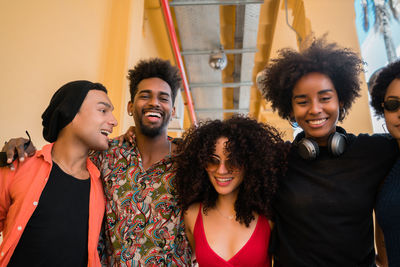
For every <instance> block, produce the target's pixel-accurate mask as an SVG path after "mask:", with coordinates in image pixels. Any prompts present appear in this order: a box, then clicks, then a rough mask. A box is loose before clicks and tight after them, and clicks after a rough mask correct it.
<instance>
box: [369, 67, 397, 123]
mask: <svg viewBox="0 0 400 267" xmlns="http://www.w3.org/2000/svg"><path fill="white" fill-rule="evenodd" d="M394 79H400V60H398V61H395V62H393V63H391V64H389V65H387V66H386V67H384V68H383V69H382V70H381V71H380V72H379V74H378V77H377V78H376V80H375V83H374V85H373V87H372V92H371V106H372V107H373V108H374V110H375V115H376V116H378V117H383V115H384V109H383V107H382V103H383V102H384V100H385V95H386V90H387V88H388V87H389V85H390V83H391V82H392V81H393V80H394Z"/></svg>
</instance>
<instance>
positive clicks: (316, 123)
mask: <svg viewBox="0 0 400 267" xmlns="http://www.w3.org/2000/svg"><path fill="white" fill-rule="evenodd" d="M327 120H328V119H327V118H325V119H319V120H307V123H309V124H311V125H320V124H322V123H324V122H325V121H327Z"/></svg>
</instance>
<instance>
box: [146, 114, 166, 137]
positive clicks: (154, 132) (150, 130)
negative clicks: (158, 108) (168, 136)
mask: <svg viewBox="0 0 400 267" xmlns="http://www.w3.org/2000/svg"><path fill="white" fill-rule="evenodd" d="M165 115H167V114H165ZM170 117H171V115H170V114H168V116H164V117H163V120H162V123H161V125H160V126H148V125H144V124H143V121H142V118H141V117H140V118H139V127H140V131H141V132H142V134H143V135H145V136H147V137H151V138H154V137H156V136H159V135H161V134H162V133H163V132H164V130H165V129H167V127H168V123H169V119H170Z"/></svg>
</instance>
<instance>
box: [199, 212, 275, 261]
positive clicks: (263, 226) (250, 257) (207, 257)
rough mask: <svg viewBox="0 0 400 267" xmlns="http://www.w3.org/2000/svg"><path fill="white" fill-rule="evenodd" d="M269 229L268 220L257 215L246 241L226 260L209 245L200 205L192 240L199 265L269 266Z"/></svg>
mask: <svg viewBox="0 0 400 267" xmlns="http://www.w3.org/2000/svg"><path fill="white" fill-rule="evenodd" d="M270 233H271V229H270V227H269V223H268V220H267V219H266V218H265V217H264V216H261V215H259V216H258V220H257V225H256V228H255V229H254V232H253V234H252V235H251V237H250V239H249V240H248V241H247V243H246V244H245V245H244V246H243V247H242V248H241V249H240V250H239V251H238V252H237V253H236V254H235V255H234V256H233V257H232V258H231V259H230V260H228V261H226V260H224V259H223V258H221V257H220V256H218V254H217V253H215V252H214V251H213V250H212V248H211V247H210V246H209V244H208V242H207V239H206V234H205V232H204V225H203V217H202V214H201V205H200V207H199V213H198V214H197V219H196V223H195V225H194V240H195V244H196V251H195V253H196V260H197V262H198V264H199V266H200V267H201V266H207V267H214V266H215V267H233V266H235V267H241V266H254V267H261V266H263V267H270V262H271V260H270V257H269V255H268V244H269V237H270Z"/></svg>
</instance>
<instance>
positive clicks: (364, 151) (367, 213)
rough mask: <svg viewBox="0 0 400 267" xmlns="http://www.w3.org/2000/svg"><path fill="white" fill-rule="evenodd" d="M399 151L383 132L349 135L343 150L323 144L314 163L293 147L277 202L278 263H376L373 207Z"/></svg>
mask: <svg viewBox="0 0 400 267" xmlns="http://www.w3.org/2000/svg"><path fill="white" fill-rule="evenodd" d="M397 153H398V146H397V143H396V141H395V140H394V139H390V138H389V137H387V136H383V135H373V136H369V135H365V134H363V135H359V136H358V137H356V136H354V135H351V134H349V135H348V145H347V148H346V151H345V152H344V154H342V155H341V156H339V157H336V158H335V157H332V156H331V155H329V153H328V150H327V148H326V147H325V148H324V147H322V148H320V155H319V157H318V158H317V159H316V160H314V161H307V160H304V159H302V158H301V157H300V156H299V155H298V153H297V151H296V147H293V148H292V151H291V153H290V156H289V168H288V172H287V174H286V176H285V177H283V178H282V179H280V181H279V189H278V192H277V197H276V202H275V203H274V211H275V214H276V223H275V226H274V229H273V233H272V237H271V252H272V253H273V254H274V256H275V266H290V267H291V266H296V267H297V266H318V267H321V266H335V267H336V266H341V267H343V266H374V260H375V259H374V256H375V251H374V236H373V220H372V210H373V207H374V203H375V198H376V193H377V190H378V187H379V184H380V183H381V181H382V180H383V179H384V177H385V176H386V175H387V173H388V171H389V170H390V168H391V166H392V165H393V163H394V161H395V159H396V156H397Z"/></svg>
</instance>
